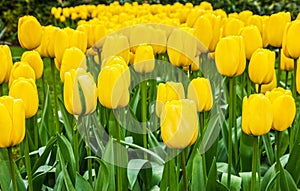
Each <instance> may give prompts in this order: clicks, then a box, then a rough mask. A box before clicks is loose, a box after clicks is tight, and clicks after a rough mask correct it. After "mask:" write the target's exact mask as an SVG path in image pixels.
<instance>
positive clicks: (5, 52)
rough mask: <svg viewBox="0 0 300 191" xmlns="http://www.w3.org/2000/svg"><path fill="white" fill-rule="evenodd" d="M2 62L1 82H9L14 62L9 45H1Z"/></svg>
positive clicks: (0, 61)
mask: <svg viewBox="0 0 300 191" xmlns="http://www.w3.org/2000/svg"><path fill="white" fill-rule="evenodd" d="M0 63H1V66H2V67H1V70H0V84H2V83H3V82H8V80H9V76H10V72H11V68H12V66H13V64H12V56H11V52H10V49H9V47H8V46H7V45H0Z"/></svg>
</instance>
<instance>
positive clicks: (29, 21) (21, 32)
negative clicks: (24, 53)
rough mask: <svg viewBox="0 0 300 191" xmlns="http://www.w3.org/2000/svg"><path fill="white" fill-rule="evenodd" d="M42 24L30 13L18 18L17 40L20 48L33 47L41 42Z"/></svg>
mask: <svg viewBox="0 0 300 191" xmlns="http://www.w3.org/2000/svg"><path fill="white" fill-rule="evenodd" d="M41 39H42V26H41V24H40V23H39V21H38V20H37V19H36V18H35V17H33V16H30V15H26V16H23V17H21V18H19V21H18V40H19V43H20V45H21V46H22V48H25V49H29V50H32V49H35V48H37V47H38V46H39V45H40V44H41Z"/></svg>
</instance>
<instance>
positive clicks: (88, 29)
mask: <svg viewBox="0 0 300 191" xmlns="http://www.w3.org/2000/svg"><path fill="white" fill-rule="evenodd" d="M76 30H78V31H82V32H84V33H85V34H86V36H87V48H90V47H92V46H93V45H94V35H93V34H92V32H93V25H92V24H90V23H85V24H81V25H78V26H77V28H76Z"/></svg>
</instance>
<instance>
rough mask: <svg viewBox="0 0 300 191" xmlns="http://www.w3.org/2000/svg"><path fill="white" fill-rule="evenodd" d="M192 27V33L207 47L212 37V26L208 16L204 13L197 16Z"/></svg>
mask: <svg viewBox="0 0 300 191" xmlns="http://www.w3.org/2000/svg"><path fill="white" fill-rule="evenodd" d="M193 28H194V29H195V32H194V35H195V36H196V37H197V38H198V40H199V41H200V42H201V43H203V45H204V46H205V47H206V48H207V49H208V47H209V45H210V43H211V41H212V38H213V27H212V24H211V21H210V20H209V18H208V17H207V16H205V15H202V16H200V17H198V18H197V20H196V22H195V23H194V25H193Z"/></svg>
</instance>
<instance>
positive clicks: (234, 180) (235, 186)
mask: <svg viewBox="0 0 300 191" xmlns="http://www.w3.org/2000/svg"><path fill="white" fill-rule="evenodd" d="M227 177H228V174H227V173H223V174H222V178H221V183H222V184H224V185H225V184H227ZM241 189H242V178H241V177H238V176H235V175H231V181H230V190H232V191H235V190H236V191H239V190H241Z"/></svg>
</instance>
